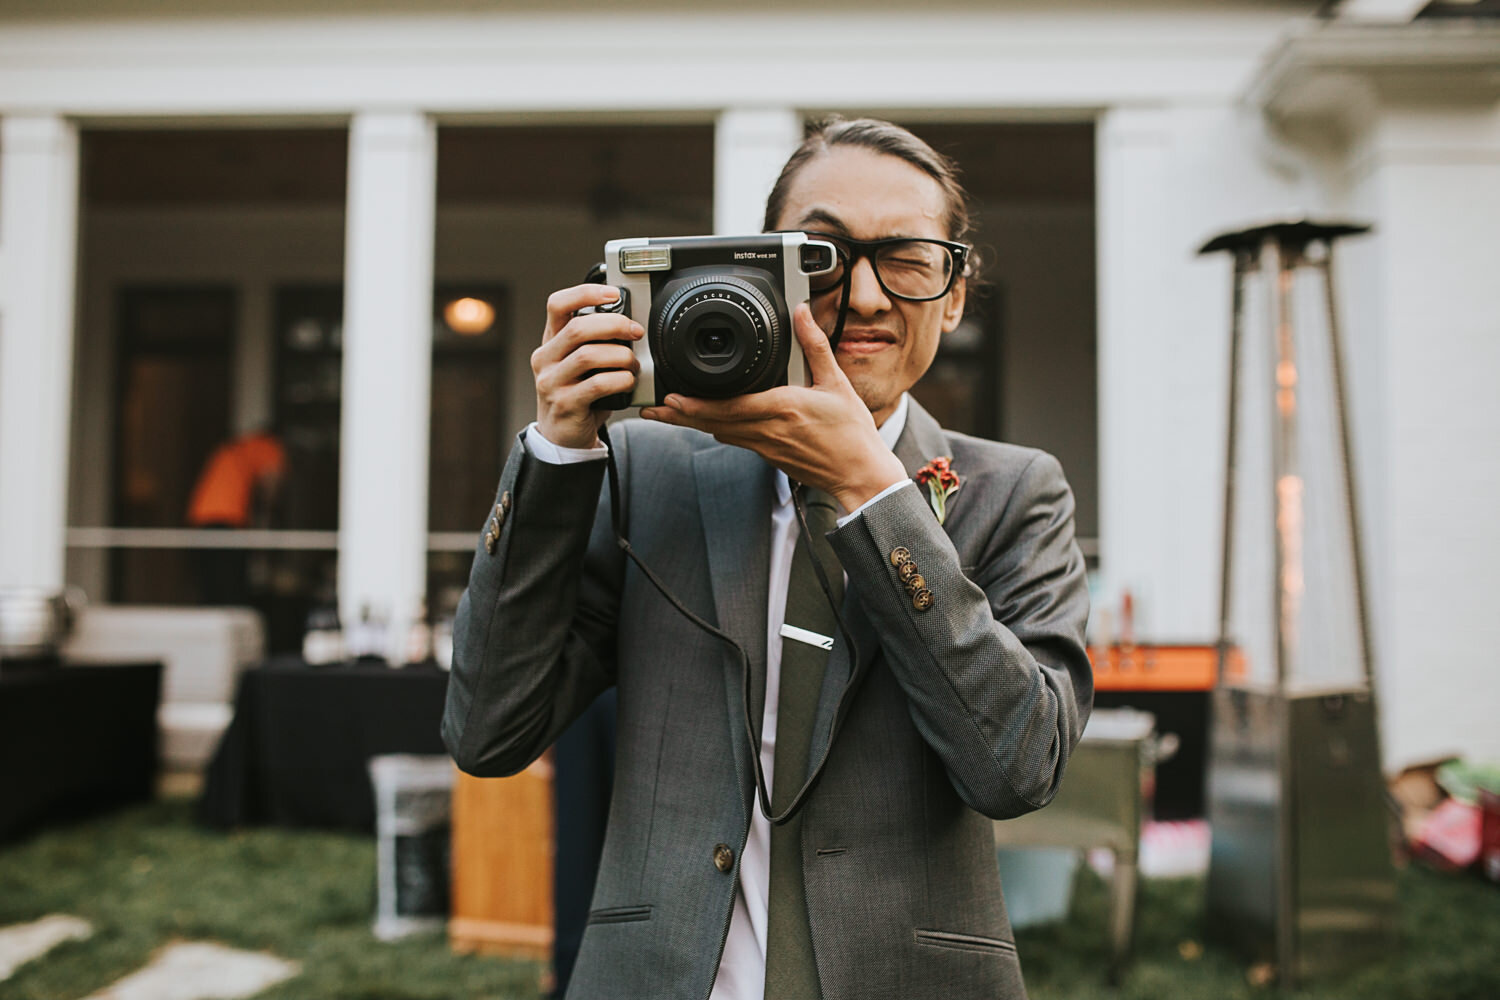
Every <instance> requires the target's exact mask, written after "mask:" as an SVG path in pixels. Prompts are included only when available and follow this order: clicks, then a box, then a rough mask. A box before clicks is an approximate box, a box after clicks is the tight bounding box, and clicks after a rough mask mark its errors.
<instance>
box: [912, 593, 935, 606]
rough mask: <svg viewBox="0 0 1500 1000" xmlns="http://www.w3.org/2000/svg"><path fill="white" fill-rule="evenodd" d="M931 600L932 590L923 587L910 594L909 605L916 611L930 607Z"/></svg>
mask: <svg viewBox="0 0 1500 1000" xmlns="http://www.w3.org/2000/svg"><path fill="white" fill-rule="evenodd" d="M933 600H934V598H933V596H932V591H930V590H927V589H925V588H924V589H922V590H919V591H917V592H916V593H915V594H913V595H911V606H912V607H914V608H916V609H917V610H918V611H926V610H927V609H928V608H930V607H932V604H933Z"/></svg>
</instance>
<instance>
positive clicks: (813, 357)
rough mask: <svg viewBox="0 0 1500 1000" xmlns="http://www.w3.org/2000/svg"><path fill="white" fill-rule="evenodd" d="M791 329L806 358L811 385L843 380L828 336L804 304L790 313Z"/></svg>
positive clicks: (842, 374) (841, 371)
mask: <svg viewBox="0 0 1500 1000" xmlns="http://www.w3.org/2000/svg"><path fill="white" fill-rule="evenodd" d="M792 329H793V330H795V331H796V333H797V343H799V344H801V345H802V353H803V355H805V356H806V358H807V370H808V373H809V374H811V375H812V382H813V385H827V384H828V383H830V382H838V381H841V380H843V378H844V372H843V369H841V368H840V367H839V363H838V361H837V360H836V359H835V358H834V356H833V348H832V347H831V346H830V345H829V343H828V335H827V334H826V333H824V332H823V330H822V328H821V327H819V326H818V323H817V321H816V320H814V319H813V315H812V309H811V308H810V307H809V306H808V304H807V303H806V302H804V303H802V304H801V305H799V306H798V307H797V309H796V311H795V312H793V313H792Z"/></svg>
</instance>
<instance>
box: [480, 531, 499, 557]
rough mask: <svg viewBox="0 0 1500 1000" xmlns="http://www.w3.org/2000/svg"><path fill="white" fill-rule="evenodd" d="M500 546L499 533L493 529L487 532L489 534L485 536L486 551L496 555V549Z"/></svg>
mask: <svg viewBox="0 0 1500 1000" xmlns="http://www.w3.org/2000/svg"><path fill="white" fill-rule="evenodd" d="M499 547H500V536H499V535H497V534H495V533H494V532H493V531H491V532H490V533H489V534H487V535H485V536H484V550H485V551H486V552H488V553H489V554H490V555H494V554H495V550H496V549H498V548H499Z"/></svg>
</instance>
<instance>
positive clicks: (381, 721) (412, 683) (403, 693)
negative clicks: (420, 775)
mask: <svg viewBox="0 0 1500 1000" xmlns="http://www.w3.org/2000/svg"><path fill="white" fill-rule="evenodd" d="M447 689H448V675H447V673H445V672H444V671H442V670H439V669H438V668H437V667H435V666H421V665H417V666H409V667H402V668H400V669H392V668H390V667H387V666H385V665H384V664H380V663H376V664H364V663H355V664H344V665H341V666H325V667H310V666H308V665H307V664H305V663H303V662H302V661H301V660H300V659H298V658H295V657H291V658H286V659H276V660H272V661H271V662H269V663H267V664H265V665H264V666H260V667H256V668H254V669H251V670H247V671H246V672H245V673H244V674H243V675H242V676H241V677H240V685H239V691H238V692H237V693H236V695H235V699H234V720H233V721H232V722H231V723H230V725H229V728H228V729H227V730H225V732H224V737H223V739H222V740H221V741H220V743H219V748H218V750H217V751H216V752H215V753H214V758H213V761H212V762H211V763H210V764H209V768H208V775H207V780H206V783H205V785H204V790H203V798H202V800H201V802H200V803H199V817H200V819H202V821H203V822H205V823H207V824H209V825H211V826H219V827H231V826H241V825H247V824H255V823H271V824H276V825H279V826H300V827H322V828H326V829H342V830H363V831H366V832H374V830H375V793H374V790H373V789H372V788H371V786H370V776H369V771H368V769H367V767H368V764H369V760H370V758H371V757H375V756H378V755H380V754H387V753H420V754H440V753H445V752H446V751H445V750H444V749H443V743H442V739H441V737H440V736H439V734H438V726H439V724H440V723H441V721H442V717H443V699H444V697H445V695H446V692H447Z"/></svg>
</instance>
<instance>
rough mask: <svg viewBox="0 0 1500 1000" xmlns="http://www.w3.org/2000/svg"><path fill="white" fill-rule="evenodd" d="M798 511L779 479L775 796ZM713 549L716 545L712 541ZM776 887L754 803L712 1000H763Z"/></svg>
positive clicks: (772, 674) (766, 832) (769, 651)
mask: <svg viewBox="0 0 1500 1000" xmlns="http://www.w3.org/2000/svg"><path fill="white" fill-rule="evenodd" d="M909 402H910V400H909V397H908V396H907V395H906V394H905V393H903V394H902V396H901V402H900V403H898V404H897V405H896V411H895V412H894V413H892V414H891V416H890V418H889V419H887V420H886V422H885V423H884V424H881V425H880V439H881V440H882V441H884V442H885V445H886V447H887V448H890V449H891V450H892V451H894V450H895V448H896V440H897V439H898V438H899V437H900V436H901V431H902V430H904V429H905V427H906V414H907V409H908V404H909ZM526 447H527V450H529V451H530V452H531V453H532V454H533V455H534V456H536V457H537V458H538V459H540V460H541V461H543V462H550V463H552V464H555V465H563V464H567V463H570V462H585V461H590V460H595V459H600V458H603V457H604V456H605V455H607V454H609V452H608V449H606V448H605V447H604V445H603V444H602V443H599V442H596V443H595V445H594V447H592V448H562V447H559V446H557V445H554V444H553V443H552V442H551V441H548V440H547V439H546V438H545V437H543V436H542V432H541V431H540V430H538V429H537V426H536V424H534V423H533V424H532V425H531V426H530V427H528V428H526ZM910 482H911V480H910V479H903V480H901V481H900V482H897V483H893V484H891V485H890V486H888V487H887V488H886V489H884V490H882V491H881V492H879V493H877V494H876V495H875V496H873V497H871V498H870V499H869V500H868V501H866V502H865V503H864V504H862V505H861V506H860V507H859V508H858V509H857V510H854V511H852V512H850V513H848V514H845V515H844V516H843V517H841V518H839V524H840V525H842V524H844V522H846V521H848V520H849V519H850V518H852V517H854V516H855V515H856V514H858V513H859V512H860V511H862V510H864V509H865V508H867V507H869V506H870V505H871V504H875V503H879V502H880V501H881V500H883V499H885V498H886V497H887V496H889V495H890V494H891V493H894V492H895V491H896V490H898V489H901V488H902V487H904V486H906V485H907V484H909V483H910ZM799 531H800V528H799V526H798V524H797V512H796V508H795V507H793V506H792V489H791V484H790V482H789V481H788V480H787V477H786V474H785V473H783V472H781V471H780V470H778V471H777V472H776V503H775V505H774V506H773V507H772V508H771V565H770V573H769V577H768V580H769V585H770V588H769V592H768V594H767V599H766V704H765V711H764V715H763V720H764V721H763V722H762V726H761V743H760V764H761V768H762V769H763V770H764V771H765V776H766V791H767V793H768V794H769V793H770V792H771V791H772V776H773V775H774V774H775V771H776V705H777V701H778V698H779V696H780V693H781V644H782V642H783V641H784V640H783V639H782V638H781V625H782V620H783V618H784V617H785V615H786V591H787V584H788V580H789V577H790V576H791V572H792V553H793V552H794V551H795V550H796V548H797V534H798V532H799ZM710 544H712V542H711V541H710ZM770 885H771V823H770V820H768V819H766V816H765V814H764V813H763V812H761V809H760V798H759V796H756V798H755V811H754V813H753V814H752V815H751V818H750V833H749V836H748V837H747V838H746V840H745V850H744V852H743V853H742V854H741V856H740V878H739V890H740V891H739V892H737V893H736V894H735V897H734V912H733V914H732V916H731V917H730V921H729V934H728V936H727V937H726V938H725V940H724V954H723V956H722V957H721V958H720V960H719V972H718V975H717V976H716V977H715V978H714V988H713V992H712V993H710V994H709V1000H763V998H764V995H765V988H766V987H765V983H766V918H767V915H768V905H769V904H768V898H769V895H770Z"/></svg>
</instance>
